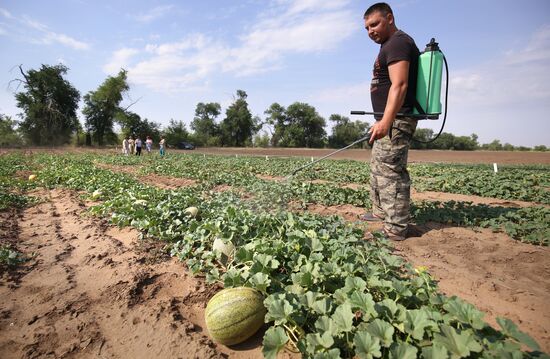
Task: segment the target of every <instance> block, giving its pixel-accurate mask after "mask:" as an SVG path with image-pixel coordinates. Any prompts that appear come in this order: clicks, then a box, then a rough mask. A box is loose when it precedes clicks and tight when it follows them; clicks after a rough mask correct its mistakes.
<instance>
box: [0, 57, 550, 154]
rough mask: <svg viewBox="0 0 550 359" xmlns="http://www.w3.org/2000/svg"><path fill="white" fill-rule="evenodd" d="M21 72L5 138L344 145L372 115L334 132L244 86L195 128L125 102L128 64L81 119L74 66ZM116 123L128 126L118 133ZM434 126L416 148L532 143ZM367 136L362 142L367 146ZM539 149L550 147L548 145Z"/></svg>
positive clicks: (4, 141) (304, 109)
mask: <svg viewBox="0 0 550 359" xmlns="http://www.w3.org/2000/svg"><path fill="white" fill-rule="evenodd" d="M19 70H20V73H21V76H22V77H21V78H17V79H15V80H12V82H14V83H17V90H19V88H20V87H22V90H21V91H17V90H16V93H15V99H16V103H17V107H18V108H20V109H21V111H22V112H21V113H20V114H19V115H18V116H19V117H20V120H19V121H17V120H14V119H12V118H11V117H9V116H6V115H2V114H0V145H1V146H22V145H34V146H58V145H65V144H69V143H73V144H75V145H87V146H94V145H97V146H104V145H112V144H117V143H120V141H121V139H122V138H123V137H128V136H134V137H140V138H145V137H146V136H151V137H152V138H153V140H154V141H155V142H158V141H159V140H160V138H161V136H162V137H165V139H166V143H167V144H168V145H176V144H177V143H179V142H183V141H185V142H191V143H193V144H195V145H196V146H232V147H244V146H258V147H268V146H276V147H309V148H322V147H330V148H341V147H344V146H346V145H348V144H350V143H352V142H354V141H356V140H357V139H359V138H362V137H364V136H366V134H367V132H368V129H369V123H368V122H365V121H359V120H356V121H352V120H350V118H348V117H346V116H342V115H339V114H332V115H331V116H330V117H329V119H328V121H329V122H330V123H331V124H332V133H331V134H330V135H329V134H327V132H326V130H325V127H326V126H327V121H326V120H325V119H324V118H323V117H322V116H320V115H319V113H318V112H317V110H316V109H315V107H313V106H311V105H309V104H307V103H302V102H295V103H293V104H291V105H289V106H288V107H285V106H282V105H281V104H278V103H273V104H272V105H271V106H270V107H269V108H268V109H266V110H265V111H264V115H265V118H263V119H262V118H260V117H259V116H253V115H252V113H251V112H250V109H249V107H248V103H247V93H246V92H245V91H243V90H237V91H236V95H235V96H234V98H233V102H232V103H231V105H230V106H229V107H228V108H227V109H226V111H225V115H224V116H223V118H221V119H219V117H220V115H222V110H221V105H220V104H219V103H216V102H210V103H203V102H200V103H198V104H197V106H196V108H195V115H194V117H193V119H192V121H191V122H190V130H188V129H187V127H186V125H185V123H184V122H183V121H181V120H179V121H175V120H173V119H171V120H170V122H169V124H168V125H167V126H165V127H164V128H162V126H161V125H160V124H159V123H157V122H154V121H150V120H149V119H147V118H142V117H141V116H140V115H139V114H137V113H135V112H132V111H131V110H130V108H131V107H132V105H133V104H135V102H134V103H132V104H130V105H129V106H126V107H122V105H121V103H122V101H123V100H124V98H125V96H126V95H127V94H128V92H129V90H130V86H129V85H128V81H127V75H128V74H127V72H126V71H125V70H124V69H121V70H120V72H119V73H118V74H117V75H116V76H108V77H107V78H106V79H105V80H104V81H103V83H102V84H100V85H99V86H98V88H97V89H95V90H93V91H89V92H88V93H87V94H85V95H84V96H83V97H82V99H83V102H84V106H83V108H82V115H83V119H84V124H83V125H82V124H81V123H80V121H79V120H78V116H77V111H78V107H79V106H78V104H79V102H80V99H81V95H80V92H79V91H78V90H77V89H76V88H75V87H74V86H73V85H72V84H71V83H69V81H67V80H66V78H65V76H66V74H67V72H68V68H67V67H66V66H64V65H62V64H59V65H54V66H51V65H42V66H41V67H40V68H39V69H37V70H35V69H31V70H28V71H24V70H23V68H22V66H19ZM115 125H118V126H119V127H120V131H119V132H118V133H115ZM433 138H434V133H433V131H432V130H430V129H418V130H417V131H416V134H415V139H416V140H417V141H413V143H412V146H411V147H412V148H413V149H446V150H447V149H451V150H478V149H485V150H525V151H527V150H531V148H528V147H523V146H520V147H515V146H512V145H510V144H508V143H505V144H501V143H500V141H498V140H495V141H493V142H491V143H489V144H479V142H478V137H477V135H475V134H472V135H471V136H455V135H453V134H450V133H445V132H444V133H442V134H441V135H440V136H439V138H438V139H437V140H435V141H431V140H432V139H433ZM365 145H366V144H365V143H363V144H361V145H358V146H365ZM534 150H539V151H546V150H548V149H547V148H546V146H536V147H534Z"/></svg>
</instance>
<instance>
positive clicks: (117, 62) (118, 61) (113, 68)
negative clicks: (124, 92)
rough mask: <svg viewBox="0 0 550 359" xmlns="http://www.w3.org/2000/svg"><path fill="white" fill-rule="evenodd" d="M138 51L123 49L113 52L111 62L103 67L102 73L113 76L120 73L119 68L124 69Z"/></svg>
mask: <svg viewBox="0 0 550 359" xmlns="http://www.w3.org/2000/svg"><path fill="white" fill-rule="evenodd" d="M138 53H139V50H137V49H132V48H127V47H124V48H122V49H119V50H117V51H115V52H114V54H113V57H112V59H111V61H109V62H108V63H107V64H105V65H104V66H103V71H105V72H106V73H108V74H110V75H113V74H116V73H117V72H118V71H120V69H121V68H126V67H127V66H128V64H129V62H130V60H131V58H132V57H133V56H134V55H137V54H138Z"/></svg>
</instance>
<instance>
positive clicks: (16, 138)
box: [0, 114, 23, 147]
mask: <svg viewBox="0 0 550 359" xmlns="http://www.w3.org/2000/svg"><path fill="white" fill-rule="evenodd" d="M16 126H17V121H15V120H12V119H11V117H10V116H6V115H2V114H0V146H2V147H18V146H21V145H22V144H23V139H22V138H21V136H20V135H19V133H17V130H16V128H15V127H16Z"/></svg>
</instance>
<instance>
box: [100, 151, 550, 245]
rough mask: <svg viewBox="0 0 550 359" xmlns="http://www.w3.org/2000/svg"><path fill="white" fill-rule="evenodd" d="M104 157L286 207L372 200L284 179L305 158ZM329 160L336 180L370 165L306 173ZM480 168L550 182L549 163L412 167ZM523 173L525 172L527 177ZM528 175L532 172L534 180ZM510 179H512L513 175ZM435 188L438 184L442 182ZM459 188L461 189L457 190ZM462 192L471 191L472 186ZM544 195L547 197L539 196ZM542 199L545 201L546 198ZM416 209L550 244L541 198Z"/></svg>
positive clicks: (364, 193)
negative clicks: (530, 202) (522, 203)
mask: <svg viewBox="0 0 550 359" xmlns="http://www.w3.org/2000/svg"><path fill="white" fill-rule="evenodd" d="M99 160H101V161H104V162H106V163H110V164H118V165H132V166H135V165H140V172H141V174H143V175H147V174H149V173H156V174H161V175H166V176H172V177H183V178H188V179H194V180H197V181H199V182H200V183H201V184H202V185H210V186H212V187H214V186H216V185H220V184H223V185H230V186H234V187H235V188H239V189H243V190H245V191H247V192H248V193H252V194H254V196H256V197H258V199H262V198H263V201H262V202H265V203H273V204H277V205H279V206H281V207H285V206H286V204H287V203H294V204H295V205H299V206H301V207H302V208H304V209H305V208H307V204H310V203H318V204H322V205H327V206H332V205H340V204H352V205H355V206H359V207H364V208H370V206H371V203H370V198H369V192H368V187H367V186H355V187H354V188H349V187H343V186H342V185H343V184H342V183H340V182H329V181H326V180H323V181H326V182H322V183H312V182H304V181H303V180H301V179H298V180H295V181H291V182H284V181H283V182H281V178H282V177H281V175H284V174H286V173H289V172H291V171H292V169H294V168H296V166H298V165H301V164H303V163H305V162H304V160H294V159H268V160H266V159H265V158H254V157H239V158H235V157H217V156H202V155H180V156H172V157H171V158H169V159H168V160H167V161H156V160H153V161H150V160H149V161H148V160H145V161H141V160H140V159H136V158H132V157H121V156H107V157H102V158H100V159H99ZM328 165H331V166H332V165H334V166H335V168H333V173H332V178H333V179H335V180H338V179H339V178H340V177H341V174H342V173H343V174H344V175H346V174H349V173H352V174H355V175H359V176H364V168H365V167H368V166H366V165H365V164H362V163H358V162H353V161H332V162H330V163H328V164H327V163H322V164H319V166H325V167H322V168H321V169H320V170H318V169H317V168H316V167H315V168H313V169H312V170H311V171H306V173H314V174H320V173H324V175H321V176H318V177H320V178H328V177H327V175H326V173H328V168H326V166H328ZM476 168H477V170H476V171H477V172H480V171H481V172H480V174H479V175H478V177H479V176H481V177H483V176H486V174H485V175H484V174H483V171H484V172H487V173H488V174H489V175H490V176H491V178H492V179H495V178H496V179H497V180H502V178H504V177H506V176H507V177H508V178H509V177H510V176H514V181H518V182H520V183H521V181H523V182H525V183H528V184H530V185H531V186H527V185H526V186H524V187H525V189H527V190H533V188H535V189H536V186H535V187H532V186H533V184H534V183H538V184H540V185H541V186H542V187H540V186H539V187H540V188H538V191H542V189H541V188H546V187H545V186H544V185H545V184H546V181H547V180H548V178H549V177H550V175H548V173H550V172H544V171H541V169H543V168H544V167H543V166H529V167H527V166H525V167H524V168H523V167H506V168H504V169H502V172H501V173H500V175H499V176H500V177H495V176H494V174H493V173H492V172H489V171H487V170H483V169H482V168H481V167H480V166H463V165H457V166H455V167H453V166H451V165H423V164H417V165H416V166H415V167H414V169H413V170H411V171H416V173H415V175H417V176H428V174H429V173H432V175H433V178H429V179H426V181H432V182H435V181H444V180H445V178H455V177H456V178H459V179H464V178H466V180H468V178H470V179H471V178H473V177H475V176H474V172H472V171H474V170H475V169H476ZM430 171H431V172H430ZM442 171H448V172H449V173H450V174H452V175H449V174H444V173H442ZM491 171H492V169H491ZM367 172H368V171H367ZM276 173H278V175H279V176H278V181H277V180H269V179H262V178H259V177H258V176H257V175H258V174H261V175H274V174H276ZM502 173H504V174H502ZM503 176H504V177H503ZM519 176H523V177H522V179H521V180H520V179H519ZM531 177H532V178H531ZM499 178H500V179H499ZM526 178H527V179H526ZM528 178H531V180H529V179H528ZM317 179H319V178H317ZM508 181H512V180H511V179H509V180H508ZM526 181H527V182H526ZM529 181H530V182H529ZM424 183H426V182H424ZM491 186H492V187H491ZM464 188H466V189H467V186H464ZM487 188H493V191H494V190H495V189H498V188H499V186H498V185H497V184H496V183H490V186H487ZM501 188H502V187H501ZM429 189H432V190H436V189H437V188H429ZM455 192H459V191H458V190H456V191H455ZM462 192H463V193H467V191H462ZM546 193H548V192H546ZM469 194H472V193H469ZM478 194H480V193H478ZM497 197H498V196H497ZM518 197H519V196H518ZM538 198H543V197H542V196H539V197H538ZM541 201H542V202H544V200H543V199H541ZM412 214H413V217H414V220H415V221H416V222H417V223H424V222H429V221H434V222H440V223H446V224H456V225H460V226H476V227H477V226H479V227H486V228H492V229H493V230H494V231H505V232H506V233H507V234H508V235H510V236H511V237H512V238H515V239H518V240H520V241H523V242H527V243H532V244H538V245H548V244H549V241H550V209H549V208H547V207H544V206H540V205H537V206H535V204H534V206H533V207H530V208H509V207H508V208H505V207H497V206H487V205H473V204H471V203H468V202H453V201H451V202H448V203H438V202H427V201H425V202H416V203H413V205H412Z"/></svg>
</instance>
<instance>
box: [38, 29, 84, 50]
mask: <svg viewBox="0 0 550 359" xmlns="http://www.w3.org/2000/svg"><path fill="white" fill-rule="evenodd" d="M44 35H45V36H44V37H43V38H42V41H43V42H44V43H45V44H51V43H59V44H61V45H65V46H67V47H70V48H72V49H75V50H89V49H90V45H89V44H87V43H85V42H82V41H78V40H76V39H74V38H72V37H70V36H68V35H65V34H58V33H55V32H52V31H48V32H46V33H45V34H44Z"/></svg>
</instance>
